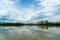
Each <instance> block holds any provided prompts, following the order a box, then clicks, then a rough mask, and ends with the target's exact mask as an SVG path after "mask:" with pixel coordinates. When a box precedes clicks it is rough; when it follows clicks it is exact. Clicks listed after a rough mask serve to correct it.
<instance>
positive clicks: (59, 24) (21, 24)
mask: <svg viewBox="0 0 60 40" xmlns="http://www.w3.org/2000/svg"><path fill="white" fill-rule="evenodd" d="M0 26H60V23H43V24H38V23H35V24H33V23H0Z"/></svg>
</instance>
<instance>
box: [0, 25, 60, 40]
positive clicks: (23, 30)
mask: <svg viewBox="0 0 60 40" xmlns="http://www.w3.org/2000/svg"><path fill="white" fill-rule="evenodd" d="M0 40H60V28H59V27H56V26H54V27H46V26H20V27H16V26H15V27H14V26H11V27H10V26H8V27H2V26H1V27H0Z"/></svg>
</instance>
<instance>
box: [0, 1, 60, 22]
mask: <svg viewBox="0 0 60 40" xmlns="http://www.w3.org/2000/svg"><path fill="white" fill-rule="evenodd" d="M15 1H16V2H18V1H19V0H15ZM15 1H11V0H1V2H2V4H1V5H2V6H1V7H0V8H2V10H0V15H5V14H7V15H8V14H9V15H10V20H15V21H20V20H22V21H28V20H31V19H33V17H35V16H39V15H40V14H42V16H47V18H48V17H50V18H51V17H52V16H54V14H55V13H54V12H55V11H56V10H57V7H56V6H57V5H59V4H60V0H39V1H40V3H38V4H39V5H41V6H42V7H43V8H42V9H39V8H38V9H39V10H33V8H22V7H19V8H18V7H17V6H16V2H15ZM37 1H38V0H37ZM53 18H55V16H54V17H53ZM55 19H56V20H59V18H58V19H57V17H56V18H55ZM55 19H53V20H55ZM33 20H34V19H33Z"/></svg>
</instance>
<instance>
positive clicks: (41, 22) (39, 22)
mask: <svg viewBox="0 0 60 40" xmlns="http://www.w3.org/2000/svg"><path fill="white" fill-rule="evenodd" d="M37 23H38V24H44V23H45V21H38V22H37Z"/></svg>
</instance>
